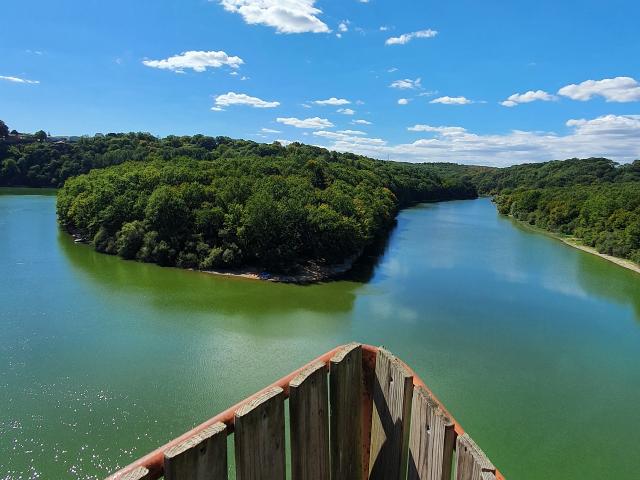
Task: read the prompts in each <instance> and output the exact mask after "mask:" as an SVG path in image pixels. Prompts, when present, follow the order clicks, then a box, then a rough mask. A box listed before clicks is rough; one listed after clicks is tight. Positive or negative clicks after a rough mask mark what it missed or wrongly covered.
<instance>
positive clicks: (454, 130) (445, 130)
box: [407, 124, 467, 135]
mask: <svg viewBox="0 0 640 480" xmlns="http://www.w3.org/2000/svg"><path fill="white" fill-rule="evenodd" d="M407 130H409V131H410V132H437V133H439V134H441V135H457V134H460V133H464V132H466V131H467V130H466V129H465V128H462V127H432V126H431V125H421V124H418V125H414V126H413V127H408V128H407Z"/></svg>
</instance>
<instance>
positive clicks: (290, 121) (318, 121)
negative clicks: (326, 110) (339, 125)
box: [276, 117, 333, 128]
mask: <svg viewBox="0 0 640 480" xmlns="http://www.w3.org/2000/svg"><path fill="white" fill-rule="evenodd" d="M276 122H278V123H283V124H284V125H289V126H292V127H296V128H330V127H333V123H331V122H330V121H329V120H327V119H326V118H320V117H313V118H305V119H303V120H302V119H299V118H295V117H288V118H282V117H278V118H276Z"/></svg>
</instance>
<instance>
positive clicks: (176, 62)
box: [142, 50, 244, 73]
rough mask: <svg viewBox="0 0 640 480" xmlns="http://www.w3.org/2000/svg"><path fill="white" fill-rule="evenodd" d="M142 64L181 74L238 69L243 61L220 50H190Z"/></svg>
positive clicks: (145, 61)
mask: <svg viewBox="0 0 640 480" xmlns="http://www.w3.org/2000/svg"><path fill="white" fill-rule="evenodd" d="M142 63H143V64H144V65H146V66H147V67H152V68H161V69H164V70H172V71H174V72H180V73H182V72H184V71H185V70H186V69H188V68H191V69H193V70H194V71H196V72H204V71H205V70H206V69H207V68H219V67H222V66H223V65H227V66H229V67H231V68H238V67H240V65H242V64H243V63H244V61H243V60H242V59H241V58H240V57H236V56H229V55H227V53H226V52H223V51H222V50H220V51H218V52H215V51H208V52H204V51H196V50H191V51H188V52H182V53H181V54H180V55H174V56H173V57H169V58H165V59H164V60H143V61H142Z"/></svg>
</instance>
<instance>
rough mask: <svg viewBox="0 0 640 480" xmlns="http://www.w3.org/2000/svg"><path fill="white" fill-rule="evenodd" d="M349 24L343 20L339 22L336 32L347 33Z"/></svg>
mask: <svg viewBox="0 0 640 480" xmlns="http://www.w3.org/2000/svg"><path fill="white" fill-rule="evenodd" d="M350 23H351V22H350V21H349V20H345V21H343V22H340V24H339V25H338V30H340V31H341V32H342V33H344V32H348V31H349V24H350Z"/></svg>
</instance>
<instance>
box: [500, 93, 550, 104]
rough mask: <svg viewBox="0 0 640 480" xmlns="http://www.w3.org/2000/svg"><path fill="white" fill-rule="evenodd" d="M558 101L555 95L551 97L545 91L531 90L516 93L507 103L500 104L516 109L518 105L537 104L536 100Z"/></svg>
mask: <svg viewBox="0 0 640 480" xmlns="http://www.w3.org/2000/svg"><path fill="white" fill-rule="evenodd" d="M557 99H558V97H556V96H555V95H551V94H550V93H547V92H545V91H544V90H535V91H533V90H529V91H528V92H525V93H514V94H513V95H511V96H510V97H509V98H507V99H506V100H505V101H503V102H500V105H502V106H504V107H515V106H516V105H520V104H521V103H530V102H535V101H536V100H540V101H542V102H550V101H552V100H557Z"/></svg>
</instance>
